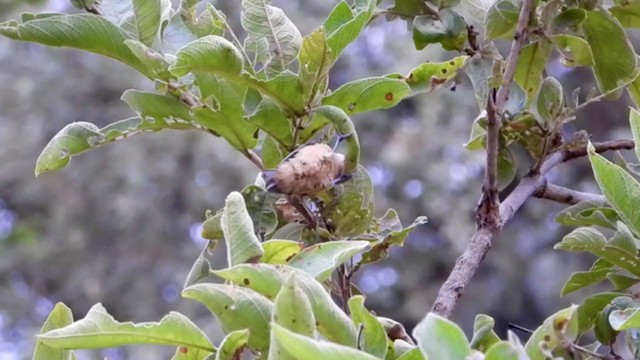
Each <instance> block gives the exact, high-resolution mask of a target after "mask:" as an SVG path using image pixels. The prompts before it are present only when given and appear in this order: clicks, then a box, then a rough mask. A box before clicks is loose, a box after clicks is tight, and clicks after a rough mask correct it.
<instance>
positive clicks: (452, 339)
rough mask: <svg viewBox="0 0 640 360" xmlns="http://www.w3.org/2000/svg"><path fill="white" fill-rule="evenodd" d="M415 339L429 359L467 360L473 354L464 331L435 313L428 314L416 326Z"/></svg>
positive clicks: (414, 330)
mask: <svg viewBox="0 0 640 360" xmlns="http://www.w3.org/2000/svg"><path fill="white" fill-rule="evenodd" d="M413 337H414V338H415V339H416V340H417V341H418V346H419V347H420V350H422V353H423V354H424V356H425V357H426V358H427V359H449V360H465V359H466V358H467V356H469V355H470V354H471V347H470V346H469V341H468V340H467V337H466V336H465V335H464V332H463V331H462V329H460V327H459V326H458V325H456V324H455V323H453V322H452V321H450V320H447V319H445V318H443V317H441V316H439V315H436V314H435V313H429V314H427V316H426V317H425V318H424V319H422V321H420V322H419V323H418V325H416V327H415V329H413Z"/></svg>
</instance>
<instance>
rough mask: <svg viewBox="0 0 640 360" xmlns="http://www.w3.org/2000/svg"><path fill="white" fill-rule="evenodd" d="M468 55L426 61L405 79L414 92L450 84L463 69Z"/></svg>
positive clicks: (431, 89) (428, 90)
mask: <svg viewBox="0 0 640 360" xmlns="http://www.w3.org/2000/svg"><path fill="white" fill-rule="evenodd" d="M468 58H469V57H468V56H457V57H455V58H453V59H451V60H449V61H443V62H436V63H431V62H428V63H424V64H421V65H418V66H417V67H415V68H414V69H413V70H411V72H409V75H407V76H406V77H405V78H404V79H405V81H406V82H407V84H408V85H409V86H410V87H411V91H412V92H413V94H416V93H422V92H431V91H434V90H437V89H440V88H442V87H444V86H446V85H447V84H449V83H450V82H451V81H452V80H453V79H454V78H455V77H456V76H457V75H458V73H459V72H460V71H461V70H462V69H463V67H464V65H465V64H466V62H467V59H468Z"/></svg>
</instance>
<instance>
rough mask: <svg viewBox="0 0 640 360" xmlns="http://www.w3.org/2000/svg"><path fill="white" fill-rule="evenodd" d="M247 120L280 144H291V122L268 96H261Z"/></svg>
mask: <svg viewBox="0 0 640 360" xmlns="http://www.w3.org/2000/svg"><path fill="white" fill-rule="evenodd" d="M249 122H251V123H252V124H254V125H255V126H256V127H258V128H259V129H260V130H262V131H264V132H265V133H267V134H268V135H269V136H270V137H271V138H272V139H275V140H276V141H277V142H279V143H281V144H282V145H284V146H287V147H290V146H292V145H293V135H292V133H291V123H290V121H289V119H288V118H287V117H286V115H285V114H284V112H283V111H282V109H280V107H278V105H277V104H276V103H275V102H274V101H273V100H271V99H270V98H268V97H264V98H262V101H260V104H258V107H257V108H256V109H255V111H254V112H253V114H251V116H250V117H249Z"/></svg>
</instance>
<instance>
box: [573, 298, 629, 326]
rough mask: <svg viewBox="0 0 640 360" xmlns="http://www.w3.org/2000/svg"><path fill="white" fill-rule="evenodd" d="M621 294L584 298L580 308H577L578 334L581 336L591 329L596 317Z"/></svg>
mask: <svg viewBox="0 0 640 360" xmlns="http://www.w3.org/2000/svg"><path fill="white" fill-rule="evenodd" d="M621 295H622V294H621V293H615V292H603V293H598V294H595V295H591V296H588V297H586V298H585V299H584V300H583V301H582V304H581V305H580V306H578V325H579V328H578V333H579V334H583V333H584V332H586V331H588V330H589V329H591V328H592V327H593V324H594V323H595V321H596V316H597V315H598V313H599V312H601V311H602V310H603V309H604V308H605V307H606V306H607V305H609V303H610V302H611V301H612V300H613V299H615V298H617V297H619V296H621Z"/></svg>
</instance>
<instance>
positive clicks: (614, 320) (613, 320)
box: [609, 307, 640, 331]
mask: <svg viewBox="0 0 640 360" xmlns="http://www.w3.org/2000/svg"><path fill="white" fill-rule="evenodd" d="M609 323H610V324H611V327H612V328H613V329H614V330H616V331H622V330H628V329H638V328H640V308H638V307H632V308H627V309H624V310H614V311H612V312H611V314H609Z"/></svg>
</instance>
